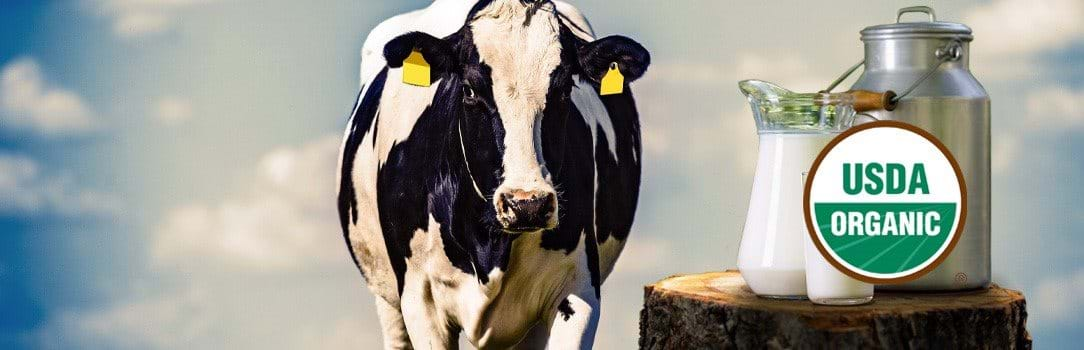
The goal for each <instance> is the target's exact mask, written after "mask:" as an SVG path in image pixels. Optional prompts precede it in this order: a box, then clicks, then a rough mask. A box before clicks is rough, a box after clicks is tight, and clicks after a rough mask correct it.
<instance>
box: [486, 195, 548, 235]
mask: <svg viewBox="0 0 1084 350" xmlns="http://www.w3.org/2000/svg"><path fill="white" fill-rule="evenodd" d="M496 202H497V203H496V206H497V221H499V222H500V223H501V226H502V227H503V228H504V230H505V231H509V232H515V233H528V232H537V231H541V230H548V229H552V228H554V227H557V195H556V194H554V193H553V192H550V191H524V190H511V191H506V192H503V193H499V194H498V195H497V201H496Z"/></svg>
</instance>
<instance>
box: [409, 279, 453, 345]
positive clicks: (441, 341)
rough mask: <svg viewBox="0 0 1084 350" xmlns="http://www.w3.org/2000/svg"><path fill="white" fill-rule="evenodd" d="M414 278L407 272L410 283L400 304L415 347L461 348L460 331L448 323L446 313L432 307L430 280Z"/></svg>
mask: <svg viewBox="0 0 1084 350" xmlns="http://www.w3.org/2000/svg"><path fill="white" fill-rule="evenodd" d="M411 277H412V276H411V274H410V273H408V274H407V286H406V287H405V289H404V290H403V295H402V297H401V302H400V303H399V304H400V307H401V308H402V311H403V321H404V323H406V328H407V331H408V332H410V341H411V343H412V344H414V348H416V349H434V350H440V349H459V339H458V337H459V332H458V330H456V329H455V328H453V327H452V326H451V325H450V323H449V322H447V317H446V315H445V314H444V313H442V312H440V311H439V310H437V309H436V308H435V307H434V306H433V303H432V301H433V295H432V290H430V289H429V285H428V282H427V280H425V279H424V278H411ZM412 280H413V281H412Z"/></svg>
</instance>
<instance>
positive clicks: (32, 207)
mask: <svg viewBox="0 0 1084 350" xmlns="http://www.w3.org/2000/svg"><path fill="white" fill-rule="evenodd" d="M120 210H121V205H120V200H119V199H118V198H117V197H115V196H113V195H110V194H107V193H102V192H98V191H93V190H87V189H80V188H77V186H76V185H75V184H74V180H73V178H72V177H71V176H46V175H44V174H42V172H41V167H40V166H39V165H38V163H37V162H35V161H34V160H33V159H30V158H27V157H24V156H19V155H12V154H5V153H0V215H2V214H40V213H45V212H49V213H55V214H60V215H66V216H84V215H111V214H116V213H118V212H120Z"/></svg>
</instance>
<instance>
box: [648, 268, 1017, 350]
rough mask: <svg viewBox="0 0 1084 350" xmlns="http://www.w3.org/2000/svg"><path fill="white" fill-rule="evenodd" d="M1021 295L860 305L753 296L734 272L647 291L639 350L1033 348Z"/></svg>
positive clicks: (903, 298) (892, 298) (986, 293)
mask: <svg viewBox="0 0 1084 350" xmlns="http://www.w3.org/2000/svg"><path fill="white" fill-rule="evenodd" d="M1026 324H1027V310H1026V309H1025V301H1024V296H1023V294H1021V293H1020V292H1017V291H1014V290H1009V289H1004V288H1001V287H998V286H996V285H994V286H991V287H990V289H987V290H980V291H973V292H961V293H936V294H935V293H882V292H878V293H877V294H876V295H875V296H874V299H873V303H870V304H867V305H862V306H819V305H814V304H813V303H811V302H809V301H806V300H795V301H783V300H770V299H764V298H758V297H757V296H756V295H754V294H753V292H752V291H751V290H749V288H748V287H746V285H745V280H744V279H742V277H741V275H740V274H739V273H738V272H737V271H726V272H712V273H704V274H697V275H684V276H673V277H670V278H666V279H664V280H662V281H659V282H658V283H655V284H653V285H649V286H646V287H644V309H643V310H642V311H640V348H641V349H734V348H739V349H764V348H772V349H778V348H800V349H806V348H830V349H853V348H863V349H873V348H883V349H931V348H932V349H938V348H950V349H970V348H993V349H1014V348H1020V349H1030V348H1031V336H1030V335H1029V334H1028V331H1027V328H1026Z"/></svg>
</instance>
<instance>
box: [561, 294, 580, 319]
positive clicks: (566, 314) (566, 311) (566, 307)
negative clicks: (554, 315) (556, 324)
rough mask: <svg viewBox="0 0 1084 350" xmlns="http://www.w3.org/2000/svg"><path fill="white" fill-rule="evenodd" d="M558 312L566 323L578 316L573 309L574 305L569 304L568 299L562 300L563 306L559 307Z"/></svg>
mask: <svg viewBox="0 0 1084 350" xmlns="http://www.w3.org/2000/svg"><path fill="white" fill-rule="evenodd" d="M557 312H558V313H560V314H561V318H564V319H565V321H568V319H570V318H572V315H575V314H576V310H573V309H572V304H571V303H569V302H568V298H565V300H561V304H560V305H557Z"/></svg>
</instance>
